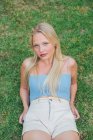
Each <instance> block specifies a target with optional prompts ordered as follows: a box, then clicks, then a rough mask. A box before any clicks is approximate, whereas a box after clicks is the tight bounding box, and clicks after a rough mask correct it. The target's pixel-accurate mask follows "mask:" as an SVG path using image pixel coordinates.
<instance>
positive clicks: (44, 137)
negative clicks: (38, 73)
mask: <svg viewBox="0 0 93 140" xmlns="http://www.w3.org/2000/svg"><path fill="white" fill-rule="evenodd" d="M23 140H51V136H50V135H49V134H48V133H46V132H44V131H41V130H31V131H28V132H25V133H24V135H23Z"/></svg>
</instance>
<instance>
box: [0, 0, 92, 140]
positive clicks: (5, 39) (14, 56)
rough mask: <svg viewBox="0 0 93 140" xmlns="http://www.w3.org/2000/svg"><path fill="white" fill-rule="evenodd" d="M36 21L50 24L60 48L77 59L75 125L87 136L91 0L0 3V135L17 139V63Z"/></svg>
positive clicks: (3, 139) (89, 130)
mask: <svg viewBox="0 0 93 140" xmlns="http://www.w3.org/2000/svg"><path fill="white" fill-rule="evenodd" d="M41 21H46V22H48V23H50V24H52V25H53V27H54V28H55V30H56V32H57V34H58V36H59V38H60V42H61V47H62V51H63V53H64V54H66V55H71V56H72V57H73V58H75V59H76V61H77V63H78V91H77V98H76V106H77V108H78V110H79V112H80V115H81V119H80V120H78V121H77V126H78V129H79V131H80V134H81V139H82V140H92V139H93V119H92V117H93V111H92V110H93V1H92V0H89V1H88V0H77V1H75V0H56V1H54V0H50V1H49V0H40V1H38V0H12V1H11V0H3V1H0V42H1V43H0V59H1V63H0V106H1V108H0V114H1V116H0V124H1V125H0V137H1V140H8V139H9V140H20V139H21V131H22V126H21V125H20V124H19V123H18V118H19V115H20V114H21V112H22V110H23V107H22V102H21V100H20V96H19V87H20V66H21V63H22V61H23V60H24V59H25V58H26V57H29V56H31V55H32V52H31V50H30V43H29V37H30V35H31V30H32V27H34V26H35V25H36V24H37V23H39V22H41Z"/></svg>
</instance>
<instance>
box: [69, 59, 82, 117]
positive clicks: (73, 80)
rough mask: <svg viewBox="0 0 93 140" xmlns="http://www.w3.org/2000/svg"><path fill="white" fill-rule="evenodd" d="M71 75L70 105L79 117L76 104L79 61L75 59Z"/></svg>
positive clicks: (74, 113) (72, 63) (75, 115)
mask: <svg viewBox="0 0 93 140" xmlns="http://www.w3.org/2000/svg"><path fill="white" fill-rule="evenodd" d="M71 77H72V78H71V91H70V94H71V95H70V107H71V111H72V113H73V115H74V117H75V119H79V118H80V115H79V113H78V110H77V109H76V107H75V105H74V104H75V97H76V93H77V63H76V61H75V60H72V61H71Z"/></svg>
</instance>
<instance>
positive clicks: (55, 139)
mask: <svg viewBox="0 0 93 140" xmlns="http://www.w3.org/2000/svg"><path fill="white" fill-rule="evenodd" d="M31 43H32V45H31V46H32V49H33V51H34V57H32V58H27V59H25V60H24V61H23V63H22V66H21V85H20V96H21V99H22V102H23V106H24V110H23V113H22V114H21V115H20V117H19V123H21V124H23V131H22V138H23V140H68V139H69V140H79V139H80V138H79V132H78V130H77V127H76V122H75V121H76V120H77V119H79V118H80V115H79V113H78V111H77V109H76V107H75V96H76V91H77V63H76V61H75V60H74V59H73V58H72V57H70V56H65V55H63V54H62V52H61V48H60V43H59V39H58V37H57V35H56V32H55V31H54V29H53V27H52V26H51V25H49V24H48V23H40V24H38V25H37V26H36V27H35V28H34V29H33V32H32V36H31ZM29 93H30V94H29Z"/></svg>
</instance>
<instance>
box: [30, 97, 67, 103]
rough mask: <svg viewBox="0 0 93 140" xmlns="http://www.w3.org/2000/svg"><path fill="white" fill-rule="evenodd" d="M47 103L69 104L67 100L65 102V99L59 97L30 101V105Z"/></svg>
mask: <svg viewBox="0 0 93 140" xmlns="http://www.w3.org/2000/svg"><path fill="white" fill-rule="evenodd" d="M47 101H53V102H60V103H66V104H69V101H68V100H65V99H63V98H59V97H41V98H37V99H34V100H32V101H31V104H36V103H40V102H47Z"/></svg>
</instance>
